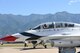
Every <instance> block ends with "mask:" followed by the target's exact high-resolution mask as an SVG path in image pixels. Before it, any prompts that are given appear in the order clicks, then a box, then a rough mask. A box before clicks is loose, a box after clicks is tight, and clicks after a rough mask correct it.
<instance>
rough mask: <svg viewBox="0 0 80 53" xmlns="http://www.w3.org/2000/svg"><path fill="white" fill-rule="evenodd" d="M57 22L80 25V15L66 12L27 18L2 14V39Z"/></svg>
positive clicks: (0, 23) (0, 21) (0, 18)
mask: <svg viewBox="0 0 80 53" xmlns="http://www.w3.org/2000/svg"><path fill="white" fill-rule="evenodd" d="M56 21H57V22H58V21H64V22H75V23H80V14H73V13H69V12H66V11H63V12H57V13H55V14H30V15H26V16H23V15H13V14H0V37H2V36H5V35H7V34H14V33H18V32H23V31H25V30H28V29H29V28H33V27H34V26H36V25H38V24H40V23H43V22H56Z"/></svg>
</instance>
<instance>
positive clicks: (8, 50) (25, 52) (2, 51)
mask: <svg viewBox="0 0 80 53" xmlns="http://www.w3.org/2000/svg"><path fill="white" fill-rule="evenodd" d="M78 51H80V48H76V53H77V52H78ZM0 53H58V48H56V47H53V48H47V49H45V48H36V49H33V48H27V47H26V48H22V47H0Z"/></svg>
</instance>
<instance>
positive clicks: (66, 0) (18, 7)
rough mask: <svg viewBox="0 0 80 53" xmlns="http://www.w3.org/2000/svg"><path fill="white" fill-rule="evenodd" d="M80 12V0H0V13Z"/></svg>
mask: <svg viewBox="0 0 80 53" xmlns="http://www.w3.org/2000/svg"><path fill="white" fill-rule="evenodd" d="M62 11H67V12H69V13H75V14H76V13H77V14H78V13H80V0H0V14H14V15H30V14H49V13H51V14H54V13H56V12H62Z"/></svg>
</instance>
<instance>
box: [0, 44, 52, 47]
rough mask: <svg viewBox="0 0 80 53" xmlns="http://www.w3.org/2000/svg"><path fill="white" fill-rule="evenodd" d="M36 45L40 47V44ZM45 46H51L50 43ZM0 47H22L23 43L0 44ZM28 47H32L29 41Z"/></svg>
mask: <svg viewBox="0 0 80 53" xmlns="http://www.w3.org/2000/svg"><path fill="white" fill-rule="evenodd" d="M37 46H38V47H42V45H37ZM47 46H48V47H51V45H50V43H47ZM0 47H24V44H23V43H20V44H19V43H18V44H3V45H1V44H0ZM28 47H32V44H31V43H29V44H28Z"/></svg>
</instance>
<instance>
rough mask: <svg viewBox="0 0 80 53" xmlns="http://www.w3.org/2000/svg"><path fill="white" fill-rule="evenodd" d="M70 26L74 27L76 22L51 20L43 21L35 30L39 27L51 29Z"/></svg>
mask: <svg viewBox="0 0 80 53" xmlns="http://www.w3.org/2000/svg"><path fill="white" fill-rule="evenodd" d="M66 27H67V28H70V27H74V23H66V22H49V23H42V24H40V25H38V26H36V27H35V28H34V29H33V30H37V29H50V28H66Z"/></svg>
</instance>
